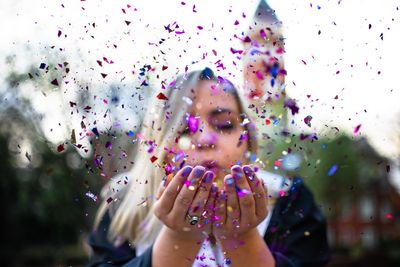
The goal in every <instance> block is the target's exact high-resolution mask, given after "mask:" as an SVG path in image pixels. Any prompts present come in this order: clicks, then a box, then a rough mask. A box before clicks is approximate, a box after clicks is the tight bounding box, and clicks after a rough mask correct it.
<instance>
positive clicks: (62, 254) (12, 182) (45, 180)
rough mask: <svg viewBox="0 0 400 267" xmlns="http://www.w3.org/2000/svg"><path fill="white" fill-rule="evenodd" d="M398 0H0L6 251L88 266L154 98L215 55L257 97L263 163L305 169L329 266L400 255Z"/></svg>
mask: <svg viewBox="0 0 400 267" xmlns="http://www.w3.org/2000/svg"><path fill="white" fill-rule="evenodd" d="M399 9H400V2H399V1H381V2H380V3H379V4H378V3H377V1H372V0H368V1H367V0H365V1H361V0H352V1H345V0H343V1H341V0H336V1H303V0H296V1H295V0H288V1H278V0H274V1H272V0H270V1H267V2H266V1H259V0H257V1H256V0H254V1H252V0H250V1H239V0H237V1H208V0H207V1H193V0H190V1H189V0H180V1H172V0H166V1H118V2H115V1H111V0H102V1H99V0H96V1H94V0H86V1H85V0H80V1H78V0H76V1H61V0H55V1H54V0H38V1H28V0H13V1H11V0H9V1H7V0H5V1H1V2H0V27H1V33H2V34H1V35H2V37H1V38H0V59H1V64H0V68H1V72H0V149H1V150H0V151H1V154H0V173H1V174H0V176H1V187H0V198H1V200H2V203H3V207H4V209H5V215H4V216H3V227H1V236H2V238H1V240H2V241H1V249H0V264H1V266H84V264H85V262H86V260H87V247H86V245H85V238H86V236H87V234H88V232H89V231H90V229H91V227H92V223H93V218H94V215H95V212H96V210H97V208H98V205H99V203H100V199H99V192H100V189H101V187H102V186H103V185H104V184H105V183H106V182H107V181H108V180H109V179H112V177H113V176H114V175H115V174H117V173H119V172H121V171H125V170H127V169H129V168H130V167H131V166H132V164H133V162H132V159H131V157H130V156H131V155H132V149H133V147H134V144H135V142H136V138H137V136H136V135H137V132H138V131H139V130H140V129H139V128H138V125H139V124H140V121H141V118H142V115H143V112H144V111H145V107H146V103H147V101H148V99H149V95H151V93H152V92H154V91H160V92H163V90H166V87H167V86H168V84H169V83H170V82H171V81H172V79H173V77H174V76H175V75H177V74H179V73H184V72H187V71H191V70H196V69H200V68H204V67H205V66H208V67H210V68H212V69H213V70H215V71H216V72H217V73H218V74H219V75H221V76H225V77H227V78H228V79H230V80H231V81H232V82H233V83H234V84H235V85H236V86H237V87H238V88H239V90H242V91H243V92H244V93H245V95H246V96H247V97H248V99H249V102H250V106H251V108H252V109H253V110H254V111H255V112H254V120H255V121H256V122H257V124H258V128H259V137H260V140H261V142H260V148H261V149H260V152H261V153H260V155H259V156H258V157H257V158H256V159H255V163H256V164H259V165H261V166H262V167H263V168H265V169H266V170H268V171H271V172H276V173H279V174H281V175H287V176H291V177H292V176H296V175H298V176H301V177H303V179H304V181H305V182H306V184H307V185H308V186H309V187H310V188H311V190H312V191H313V193H314V196H315V198H316V200H317V202H318V204H319V205H320V207H321V209H322V210H323V212H324V214H325V215H326V217H327V219H328V227H329V241H330V244H331V246H332V249H333V258H332V262H331V263H330V266H378V265H379V266H400V116H399V115H400V106H399V105H398V101H399V99H400V88H399V83H398V82H397V78H398V68H397V67H396V66H397V64H398V62H399V61H400V52H399V50H398V47H400V40H399V39H398V36H399V33H400V23H399V20H400V10H399Z"/></svg>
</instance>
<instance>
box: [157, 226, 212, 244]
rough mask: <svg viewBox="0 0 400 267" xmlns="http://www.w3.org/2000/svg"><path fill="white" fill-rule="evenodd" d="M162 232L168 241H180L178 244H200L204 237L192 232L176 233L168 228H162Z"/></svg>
mask: <svg viewBox="0 0 400 267" xmlns="http://www.w3.org/2000/svg"><path fill="white" fill-rule="evenodd" d="M163 232H164V234H165V235H167V236H168V237H169V238H170V239H172V240H176V241H180V242H187V243H191V244H197V243H199V244H201V242H202V241H203V240H204V236H203V235H202V234H199V233H195V232H193V231H187V232H185V231H176V230H174V229H171V228H169V227H168V226H164V227H163Z"/></svg>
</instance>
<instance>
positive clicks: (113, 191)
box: [95, 68, 257, 246]
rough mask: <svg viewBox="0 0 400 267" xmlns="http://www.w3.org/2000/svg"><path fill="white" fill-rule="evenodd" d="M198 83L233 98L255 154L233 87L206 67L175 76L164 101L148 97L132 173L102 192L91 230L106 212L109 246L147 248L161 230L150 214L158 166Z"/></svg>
mask: <svg viewBox="0 0 400 267" xmlns="http://www.w3.org/2000/svg"><path fill="white" fill-rule="evenodd" d="M203 80H211V81H216V82H217V83H218V84H220V85H222V86H223V88H224V91H228V92H230V93H232V94H233V95H234V96H235V98H236V100H237V102H238V105H239V109H240V112H241V115H242V117H244V118H247V119H248V120H249V121H250V122H249V123H247V124H245V129H246V130H247V131H248V136H249V150H250V151H251V152H252V153H253V154H257V138H256V133H255V126H254V124H253V123H252V122H251V121H252V119H251V118H250V117H249V116H248V115H249V114H250V112H249V110H248V107H247V105H245V104H244V97H243V96H242V95H241V94H240V93H239V92H238V91H237V90H236V88H235V87H234V85H233V84H232V83H231V82H230V81H228V80H226V79H224V78H222V77H220V76H218V77H216V76H215V75H214V73H213V72H212V71H211V69H209V68H206V69H204V70H202V71H193V72H190V73H187V74H185V75H181V76H179V77H178V78H177V79H176V80H175V81H174V82H173V84H171V85H170V87H169V88H168V90H166V91H165V92H164V93H163V94H164V95H165V96H166V97H167V100H161V99H158V98H157V97H156V96H157V95H158V93H156V94H155V95H154V96H153V97H152V98H153V102H152V103H150V104H149V106H148V107H149V108H148V110H147V113H146V115H145V118H144V121H143V125H142V131H141V133H140V137H141V138H142V140H141V141H140V144H139V149H138V151H137V153H136V155H135V157H134V165H133V167H132V169H131V170H129V171H128V172H125V173H122V174H120V175H118V176H116V177H114V178H112V179H111V180H110V181H109V182H108V183H107V184H106V185H105V186H104V188H103V190H102V198H103V202H102V204H101V206H100V208H99V210H98V212H97V214H96V220H95V227H97V226H98V224H99V222H100V220H101V218H102V217H103V216H104V214H105V213H106V212H107V211H108V212H109V213H110V216H111V217H112V221H111V224H110V228H109V232H108V237H109V239H110V240H112V241H113V242H114V243H115V244H120V243H122V242H123V241H125V240H129V241H130V242H132V243H133V245H135V246H136V245H138V244H140V245H142V246H146V245H150V244H152V243H153V242H154V241H155V239H156V237H157V235H158V233H159V231H160V230H161V227H162V226H163V224H162V222H160V221H159V220H158V218H157V217H156V216H155V215H154V212H153V209H154V205H153V204H154V198H155V195H156V193H157V190H158V187H159V185H160V183H161V181H162V178H163V176H164V169H163V163H164V161H165V158H166V155H167V153H168V147H169V145H170V144H172V142H174V140H175V137H177V136H178V135H179V131H182V130H183V129H184V127H185V121H184V118H185V114H186V113H187V112H188V110H189V108H190V104H191V103H190V98H189V95H190V94H191V93H192V92H194V91H193V90H194V89H195V88H196V86H197V84H198V83H199V82H200V81H203ZM138 142H139V141H138ZM152 144H153V145H154V144H156V146H155V148H154V151H153V152H152V153H148V146H149V145H152ZM146 146H147V147H146ZM153 156H155V157H156V158H157V159H156V160H154V162H152V160H150V158H151V157H153ZM153 159H155V158H153ZM125 183H127V184H125ZM111 200H112V202H110V201H111ZM109 202H110V203H109Z"/></svg>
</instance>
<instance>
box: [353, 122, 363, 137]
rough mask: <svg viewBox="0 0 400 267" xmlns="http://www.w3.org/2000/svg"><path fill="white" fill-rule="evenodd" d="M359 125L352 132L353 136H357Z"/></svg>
mask: <svg viewBox="0 0 400 267" xmlns="http://www.w3.org/2000/svg"><path fill="white" fill-rule="evenodd" d="M360 128H361V124H359V125H357V126H356V127H355V128H354V130H353V135H354V136H357V135H358V134H359V133H360Z"/></svg>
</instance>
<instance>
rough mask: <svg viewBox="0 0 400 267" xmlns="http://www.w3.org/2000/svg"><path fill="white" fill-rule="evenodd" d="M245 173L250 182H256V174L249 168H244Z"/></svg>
mask: <svg viewBox="0 0 400 267" xmlns="http://www.w3.org/2000/svg"><path fill="white" fill-rule="evenodd" d="M243 171H244V173H245V174H246V175H247V177H249V179H250V181H253V180H254V172H253V170H252V169H251V168H250V167H249V166H244V167H243Z"/></svg>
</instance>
